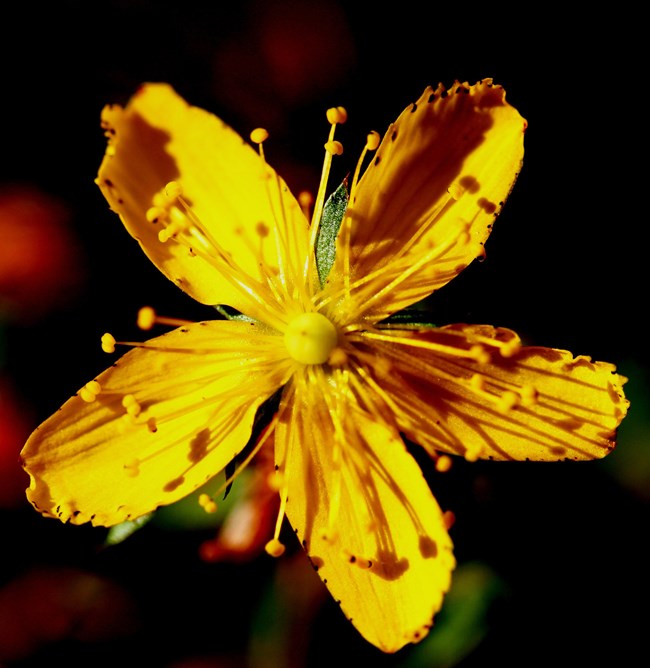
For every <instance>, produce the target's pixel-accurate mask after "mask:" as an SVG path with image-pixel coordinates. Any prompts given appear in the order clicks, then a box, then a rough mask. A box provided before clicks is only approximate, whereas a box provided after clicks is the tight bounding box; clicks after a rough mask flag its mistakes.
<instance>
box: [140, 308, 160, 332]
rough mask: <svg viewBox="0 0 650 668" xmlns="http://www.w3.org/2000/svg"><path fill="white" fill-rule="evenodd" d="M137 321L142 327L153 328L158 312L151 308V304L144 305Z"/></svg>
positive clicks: (145, 328)
mask: <svg viewBox="0 0 650 668" xmlns="http://www.w3.org/2000/svg"><path fill="white" fill-rule="evenodd" d="M137 322H138V327H139V328H140V329H144V330H149V329H151V328H152V327H153V326H154V325H155V324H156V312H155V311H154V309H152V308H151V306H143V307H142V308H141V309H140V310H139V311H138V320H137Z"/></svg>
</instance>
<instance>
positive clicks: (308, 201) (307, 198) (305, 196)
mask: <svg viewBox="0 0 650 668" xmlns="http://www.w3.org/2000/svg"><path fill="white" fill-rule="evenodd" d="M298 203H299V204H300V206H301V207H307V208H308V207H310V206H311V205H312V204H313V203H314V196H313V195H312V194H311V193H310V192H309V191H308V190H303V191H302V192H301V193H300V194H299V195H298Z"/></svg>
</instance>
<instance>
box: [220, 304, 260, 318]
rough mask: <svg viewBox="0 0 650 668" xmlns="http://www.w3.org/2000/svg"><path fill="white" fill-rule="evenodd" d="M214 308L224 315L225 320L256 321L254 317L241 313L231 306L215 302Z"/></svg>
mask: <svg viewBox="0 0 650 668" xmlns="http://www.w3.org/2000/svg"><path fill="white" fill-rule="evenodd" d="M214 309H215V310H216V311H217V313H219V315H220V316H222V317H223V319H224V320H243V321H244V322H255V321H254V319H253V318H249V317H248V316H247V315H244V314H243V313H240V312H239V311H237V310H236V309H234V308H231V307H230V306H224V305H223V304H215V305H214Z"/></svg>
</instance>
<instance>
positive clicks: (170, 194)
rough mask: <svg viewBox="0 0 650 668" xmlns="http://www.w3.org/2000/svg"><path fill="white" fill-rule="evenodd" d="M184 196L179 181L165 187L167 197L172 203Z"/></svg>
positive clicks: (171, 182)
mask: <svg viewBox="0 0 650 668" xmlns="http://www.w3.org/2000/svg"><path fill="white" fill-rule="evenodd" d="M182 194H183V189H182V188H181V185H180V183H178V181H170V182H169V183H168V184H167V185H166V186H165V196H166V197H167V199H169V200H170V201H172V202H173V201H174V200H176V199H178V198H179V197H180V196H181V195H182Z"/></svg>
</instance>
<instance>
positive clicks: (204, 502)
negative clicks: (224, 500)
mask: <svg viewBox="0 0 650 668" xmlns="http://www.w3.org/2000/svg"><path fill="white" fill-rule="evenodd" d="M199 505H200V506H201V508H203V510H205V512H206V513H216V512H217V504H216V503H215V502H214V499H213V498H212V497H211V496H210V495H209V494H201V495H200V496H199Z"/></svg>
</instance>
